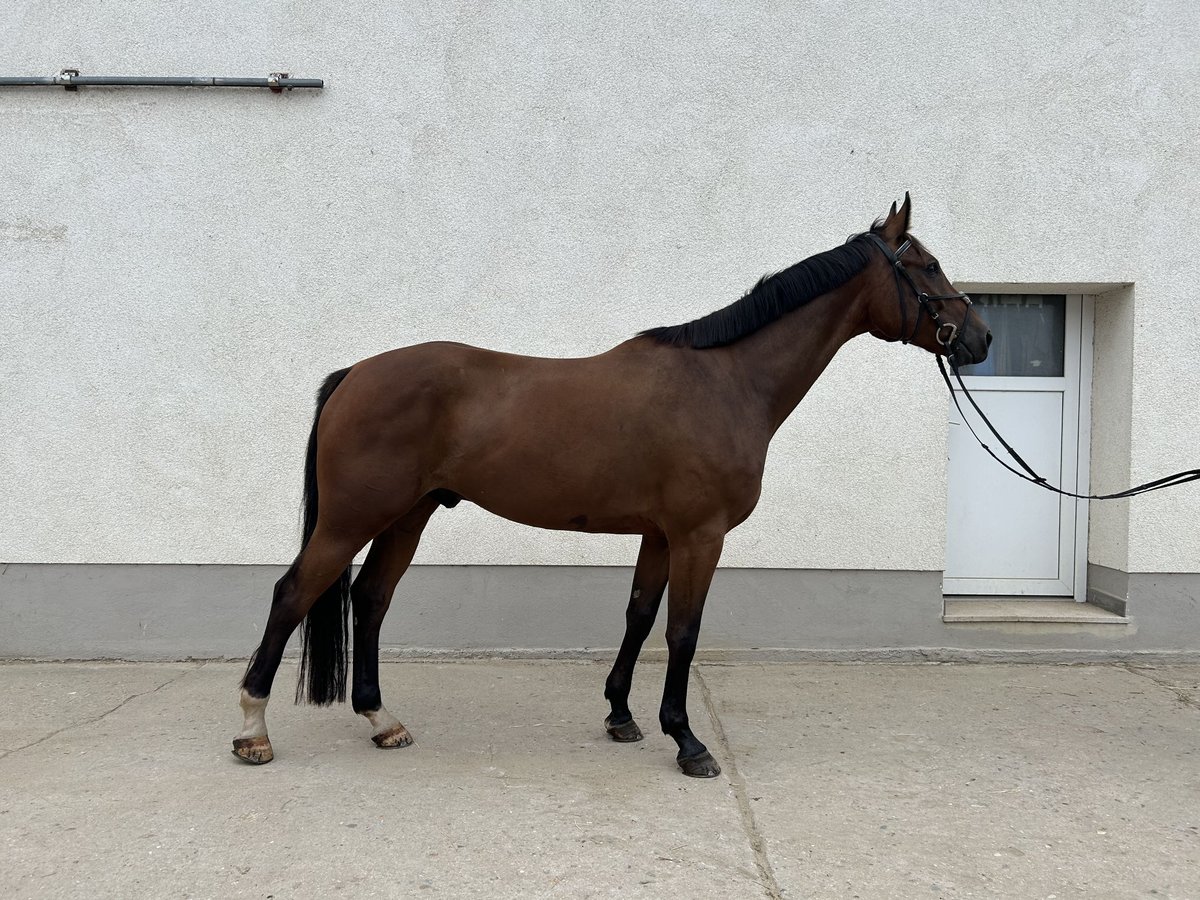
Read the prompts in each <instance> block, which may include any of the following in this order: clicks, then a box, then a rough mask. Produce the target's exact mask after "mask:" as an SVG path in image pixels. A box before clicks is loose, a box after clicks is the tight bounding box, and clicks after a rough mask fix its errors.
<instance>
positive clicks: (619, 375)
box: [233, 195, 991, 777]
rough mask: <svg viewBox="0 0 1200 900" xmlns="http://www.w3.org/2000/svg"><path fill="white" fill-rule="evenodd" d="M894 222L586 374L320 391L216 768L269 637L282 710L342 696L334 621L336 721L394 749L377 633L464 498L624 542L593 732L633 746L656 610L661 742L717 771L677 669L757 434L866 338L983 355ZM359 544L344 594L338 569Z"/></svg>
mask: <svg viewBox="0 0 1200 900" xmlns="http://www.w3.org/2000/svg"><path fill="white" fill-rule="evenodd" d="M910 210H911V205H910V203H909V199H908V196H907V195H906V196H905V199H904V203H903V205H902V206H901V207H900V208H899V209H898V210H897V208H896V204H894V203H893V204H892V208H891V211H890V212H889V214H888V215H887V217H886V218H885V219H884V220H882V221H877V222H876V223H875V224H874V225H873V226H872V228H871V230H870V231H868V232H865V233H863V234H860V235H856V236H855V237H852V238H851V239H850V240H849V241H848V242H847V243H846V244H844V245H842V246H840V247H836V248H834V249H833V250H829V251H827V252H825V253H821V254H818V255H816V256H813V257H811V258H809V259H806V260H804V261H803V262H800V263H797V264H796V265H794V266H792V267H791V268H789V269H786V270H784V271H783V272H780V273H778V274H776V275H773V276H770V277H766V278H763V279H762V280H761V281H760V282H759V283H758V284H757V285H756V286H755V287H754V288H753V289H752V290H751V291H750V292H749V293H747V294H746V295H745V296H744V297H742V298H741V299H740V300H738V301H736V302H735V303H733V304H731V305H730V306H728V307H725V308H724V309H721V310H718V311H717V312H714V313H712V314H710V315H708V316H704V317H703V318H700V319H697V320H695V321H693V322H688V323H686V324H684V325H677V326H673V327H668V328H655V329H652V330H650V331H647V332H643V333H642V334H640V335H638V336H637V337H635V338H633V339H631V340H628V341H626V342H625V343H623V344H620V345H618V346H616V347H614V348H613V349H611V350H609V351H608V352H606V353H601V354H600V355H599V356H593V357H589V358H586V359H535V358H530V357H524V356H514V355H511V354H507V353H494V352H492V351H489V350H480V349H476V348H474V347H468V346H464V345H462V344H452V343H430V344H421V345H418V346H415V347H406V348H403V349H400V350H393V351H391V352H389V353H383V354H381V355H379V356H375V357H372V358H370V359H366V360H363V361H362V362H360V363H358V364H357V365H354V366H352V367H351V368H349V369H343V370H342V371H339V372H334V373H333V374H332V375H330V376H329V378H328V379H327V380H326V381H325V384H324V386H323V387H322V389H321V391H320V393H319V395H318V398H317V411H316V417H315V419H314V421H313V427H312V434H311V436H310V438H309V444H308V456H307V465H306V480H305V495H306V496H305V523H304V543H303V546H302V549H301V550H300V554H299V556H297V557H296V561H295V562H294V563H292V566H291V568H290V569H288V571H287V573H286V574H285V575H284V576H283V578H281V579H280V580H279V582H278V584H276V586H275V594H274V598H273V600H272V604H271V612H270V616H269V618H268V621H267V626H266V631H265V634H264V635H263V640H262V643H261V644H260V645H259V647H258V650H257V651H256V652H255V655H254V657H253V658H252V659H251V662H250V666H249V667H248V669H247V671H246V675H245V678H244V679H243V682H242V694H241V706H242V710H243V713H244V715H245V727H244V728H243V730H242V732H241V733H240V734H239V735H238V737H237V738H236V739H235V740H234V742H233V743H234V753H235V754H236V755H237V756H238V757H239V758H241V759H243V760H246V761H247V762H252V763H265V762H269V761H270V760H271V759H272V750H271V743H270V741H269V740H268V738H267V729H266V720H265V711H266V704H267V699H268V696H269V694H270V692H271V683H272V681H273V680H274V677H275V672H276V669H277V668H278V666H279V661H280V658H281V656H282V654H283V650H284V645H285V644H286V643H287V640H288V638H289V636H290V635H291V634H292V632H293V631H294V630H295V628H296V626H297V625H299V624H300V622H301V620H304V621H305V630H304V651H303V657H302V661H301V672H300V684H299V685H298V686H297V699H299V698H300V695H301V688H302V687H303V686H304V684H305V682H306V681H307V688H308V699H309V701H310V702H314V703H320V704H326V703H330V702H332V701H333V700H335V699H337V700H345V696H346V669H347V663H346V630H347V624H346V618H347V613H348V609H349V607H350V606H351V605H352V606H353V610H354V673H353V689H352V692H351V698H352V701H353V706H354V710H355V711H356V712H358V713H360V714H362V715H363V716H366V718H367V719H368V720H369V721H370V722H371V724H372V726H374V730H373V735H372V738H373V740H374V741H375V743H376V744H377V745H378V746H380V747H403V746H406V745H407V744H409V743H411V741H412V738H411V737H410V736H409V734H408V731H407V730H406V729H405V728H404V726H403V725H401V724H400V722H399V721H397V719H396V718H395V717H394V716H392V715H391V713H389V712H388V711H387V709H385V708H384V706H383V703H382V699H381V697H380V693H379V628H380V625H381V623H382V621H383V617H384V614H385V613H386V612H387V609H388V605H389V604H390V602H391V599H392V593H393V592H394V591H395V589H396V585H397V583H398V582H399V581H400V578H401V577H402V576H403V575H404V572H405V570H406V569H407V568H408V565H409V562H410V561H411V560H412V557H413V553H414V552H415V551H416V549H417V542H418V541H419V540H420V537H421V531H422V529H423V528H424V527H425V524H426V523H427V522H428V521H429V517H430V516H431V515H433V513H434V511H435V510H436V509H437V508H438V506H439V505H441V506H447V507H451V506H454V505H455V504H456V503H458V502H459V501H460V500H463V499H465V500H469V501H471V502H472V503H476V504H478V505H479V506H482V507H483V508H484V509H487V510H490V511H491V512H493V513H495V514H497V515H500V516H504V517H505V518H507V519H512V520H513V521H516V522H523V523H525V524H527V525H535V526H537V527H539V528H555V529H562V530H570V531H587V532H603V533H610V534H640V535H642V546H641V551H640V553H639V554H638V560H637V568H636V570H635V572H634V576H633V588H632V593H631V595H630V600H629V607H628V610H627V612H626V632H625V638H624V640H623V641H622V643H621V649H620V651H619V652H618V653H617V658H616V662H615V663H614V665H613V668H612V672H611V674H610V675H609V676H608V680H607V682H606V684H605V690H604V695H605V697H606V698H607V699H608V701H609V704H610V705H611V708H612V710H611V713H610V715H609V716H608V718H607V719H606V720H605V728H606V730H607V731H608V733H609V734H610V735H611V736H612V737H613V739H614V740H617V741H636V740H640V739H641V737H642V733H641V731H640V730H639V728H638V726H637V724H636V723H635V722H634V721H633V716H632V715H631V714H630V711H629V706H628V698H629V689H630V684H631V682H632V678H633V669H634V664H635V662H636V661H637V656H638V653H639V651H640V650H641V647H642V643H643V641H644V640H645V639H646V636H647V634H648V633H649V631H650V628H651V626H652V625H653V623H654V619H655V615H656V614H657V612H658V606H659V601H660V600H661V599H662V596H663V592H664V590H665V589H667V588H668V586H669V588H670V590H669V595H668V596H669V599H668V603H667V647H668V650H669V658H668V664H667V676H666V684H665V686H664V688H663V699H662V706H661V708H660V711H659V722H660V724H661V725H662V729H663V731H664V732H665V733H666V734H669V735H670V736H671V737H673V738H674V739H675V741H676V742H677V743H678V744H679V755H678V757H677V759H678V762H679V765H680V767H681V768H682V769H683V771H684V772H685V773H686V774H688V775H693V776H698V777H712V776H714V775H716V774H718V773H719V772H720V767H719V766H718V764H717V762H716V760H714V759H713V757H712V756H711V755H710V754H709V752H708V750H707V749H706V748H705V746H704V744H702V743H701V742H700V741H699V740H698V739H697V738H696V736H695V735H694V734H692V731H691V729H690V728H689V727H688V716H687V709H686V705H685V703H686V694H687V680H688V670H689V667H690V664H691V661H692V656H693V654H694V653H695V649H696V639H697V636H698V635H699V632H700V616H701V613H702V611H703V609H704V599H705V596H706V594H707V593H708V587H709V583H710V581H711V580H712V576H713V570H714V569H715V568H716V565H717V560H718V559H719V558H720V556H721V547H722V544H723V542H724V540H725V535H726V533H727V532H729V531H730V530H731V529H732V528H735V527H736V526H737V525H739V524H740V523H741V522H743V521H745V519H746V517H747V516H749V515H750V513H751V512H752V511H753V510H754V507H755V504H756V503H757V502H758V496H759V489H760V485H761V481H762V475H763V465H764V462H765V460H766V455H767V445H768V444H769V443H770V441H771V438H772V436H773V435H774V434H775V431H776V430H777V429H778V428H779V426H780V425H781V424H782V423H783V421H784V420H785V419H786V418H787V417H788V415H789V414H790V413H791V411H792V410H793V409H795V408H796V404H798V403H799V402H800V400H801V399H802V398H803V397H804V395H805V394H806V393H807V392H808V390H809V388H810V387H812V385H813V383H814V382H815V381H816V380H817V378H818V376H820V374H821V372H822V371H824V369H825V367H826V366H827V365H828V364H829V362H830V360H831V359H833V356H834V354H835V353H836V352H837V350H838V348H839V347H841V346H842V344H844V343H846V341H848V340H850V338H852V337H854V336H856V335H859V334H863V333H865V332H869V333H871V334H872V335H874V336H876V337H878V338H881V339H883V340H886V341H904V342H905V343H910V342H911V343H913V344H916V345H917V346H919V347H922V348H923V349H925V350H928V351H930V352H931V353H935V354H937V353H944V354H947V355H951V356H952V357H954V359H955V360H956V361H957V362H958V363H960V364H967V363H972V362H979V361H981V360H983V359H984V357H985V356H986V355H987V347H988V343H989V342H990V339H991V335H990V334H989V333H988V330H987V326H986V325H985V324H984V322H983V321H982V320H981V319H980V318H979V316H978V315H977V314H976V313H975V311H974V310H973V309H972V308H971V306H970V300H968V299H967V298H966V296H965V295H963V294H960V293H959V292H958V291H956V290H955V289H954V287H953V286H952V285H951V284H950V282H949V281H948V280H947V279H946V276H945V275H943V274H942V272H941V270H940V269H939V268H938V264H937V261H936V260H935V259H934V258H933V256H932V255H930V253H929V252H928V251H927V250H926V249H925V248H924V247H922V246H921V245H920V244H919V243H917V242H916V241H914V240H912V239H911V238H910V237H909V236H908V234H907V232H908V223H909V213H910ZM367 543H371V549H370V551H369V552H368V554H367V558H366V562H365V564H364V565H363V567H362V570H361V572H360V573H359V575H358V577H357V578H356V579H354V583H353V586H351V584H350V568H349V567H350V563H351V560H353V558H354V556H355V554H356V553H358V551H359V550H360V549H362V548H363V547H364V546H366V544H367Z"/></svg>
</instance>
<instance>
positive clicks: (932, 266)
mask: <svg viewBox="0 0 1200 900" xmlns="http://www.w3.org/2000/svg"><path fill="white" fill-rule="evenodd" d="M925 271H926V272H928V273H929V274H930V275H936V274H937V273H938V264H937V263H935V262H931V263H930V264H929V265H927V266H926V267H925Z"/></svg>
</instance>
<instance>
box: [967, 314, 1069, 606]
mask: <svg viewBox="0 0 1200 900" xmlns="http://www.w3.org/2000/svg"><path fill="white" fill-rule="evenodd" d="M973 299H974V300H975V302H976V304H977V306H978V308H979V312H980V313H981V314H982V315H983V317H984V318H985V319H986V320H987V322H988V325H989V326H990V328H991V330H992V336H993V341H992V347H991V352H990V353H989V355H988V358H987V360H986V361H984V362H983V363H981V364H980V365H977V366H968V367H966V368H964V369H963V376H964V381H965V382H966V385H967V388H968V389H969V390H970V391H971V393H972V395H973V396H974V397H975V399H976V401H977V402H978V403H979V405H980V407H982V409H983V411H984V412H985V413H987V416H988V418H989V419H991V420H992V423H993V424H994V425H995V426H996V428H997V430H998V431H999V432H1000V433H1001V434H1003V435H1004V437H1005V439H1006V440H1007V441H1008V442H1009V444H1011V445H1012V446H1013V448H1014V449H1015V450H1016V451H1017V452H1018V453H1019V454H1021V456H1022V458H1024V459H1025V461H1026V462H1028V463H1029V465H1030V466H1032V467H1033V469H1034V471H1036V472H1037V473H1038V474H1039V475H1042V476H1044V477H1045V478H1047V479H1048V480H1049V481H1050V483H1051V484H1054V485H1058V486H1061V487H1063V488H1064V489H1065V490H1071V491H1076V492H1079V487H1080V485H1084V486H1086V484H1087V477H1086V476H1087V473H1086V465H1087V464H1086V460H1087V456H1086V451H1087V447H1086V446H1085V444H1086V435H1087V427H1086V426H1087V421H1086V418H1084V416H1085V415H1086V409H1087V407H1086V406H1085V405H1084V404H1083V402H1082V399H1083V398H1082V397H1081V393H1082V392H1081V384H1082V385H1086V384H1087V383H1088V382H1089V381H1090V378H1089V379H1084V378H1083V377H1082V376H1083V374H1084V371H1085V370H1087V372H1089V373H1090V365H1091V359H1090V348H1091V331H1090V328H1088V327H1085V326H1087V325H1090V321H1088V322H1085V315H1084V313H1085V310H1084V304H1083V298H1081V297H1079V296H1077V295H1061V294H1059V295H1047V294H983V295H979V296H974V297H973ZM1085 348H1086V350H1085ZM959 399H960V401H961V402H962V405H963V408H964V410H965V412H966V414H967V416H968V417H970V418H971V420H972V425H973V426H974V428H975V430H976V432H977V433H978V434H979V436H980V437H981V438H982V439H983V441H984V443H986V444H988V445H989V446H990V447H991V448H992V449H993V450H995V451H996V453H997V455H999V456H1001V457H1002V458H1005V454H1004V450H1003V448H1002V447H1001V446H1000V443H999V442H998V441H997V440H996V439H995V438H994V437H993V436H992V435H991V434H990V433H988V432H987V427H986V426H985V425H983V424H982V423H980V422H978V417H977V416H975V413H974V410H972V409H971V408H970V406H969V404H968V403H967V402H966V400H965V399H963V398H961V397H960V398H959ZM947 402H948V403H949V401H947ZM1081 436H1082V440H1081ZM949 455H950V460H949V477H948V482H949V483H948V498H947V516H946V573H945V579H944V581H943V592H944V593H945V594H947V595H949V596H981V597H1029V598H1033V597H1075V598H1076V599H1079V600H1082V599H1083V596H1084V590H1083V588H1084V570H1085V568H1086V562H1087V548H1086V539H1087V502H1086V501H1082V500H1074V499H1071V498H1069V497H1061V496H1059V495H1057V494H1053V493H1051V492H1049V491H1046V490H1044V489H1042V488H1039V487H1036V486H1035V485H1032V484H1030V483H1028V482H1025V481H1021V480H1020V479H1019V478H1017V477H1016V476H1015V475H1013V474H1012V473H1011V472H1007V471H1005V470H1004V469H1003V468H1001V467H1000V465H998V464H997V463H996V462H995V460H993V459H991V458H990V457H988V456H987V454H986V453H985V452H984V451H983V450H982V449H981V448H980V447H979V445H978V444H977V443H976V441H975V439H974V438H973V437H971V434H970V432H969V431H968V430H967V429H966V427H965V426H964V425H963V423H962V420H961V419H960V418H959V414H958V411H957V409H955V407H954V404H953V403H950V447H949ZM1014 466H1015V464H1014ZM1017 468H1019V467H1017Z"/></svg>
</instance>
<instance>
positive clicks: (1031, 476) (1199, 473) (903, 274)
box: [867, 232, 1200, 500]
mask: <svg viewBox="0 0 1200 900" xmlns="http://www.w3.org/2000/svg"><path fill="white" fill-rule="evenodd" d="M867 237H869V238H870V239H871V240H873V241H874V242H875V243H876V245H878V247H879V249H880V250H882V251H883V255H884V256H885V257H887V260H888V262H889V263H891V265H892V272H893V274H894V275H895V278H896V299H897V300H899V302H900V340H901V341H902V342H903V343H905V344H908V343H911V342H912V339H913V338H914V337H916V335H917V329H918V328H919V327H920V325H921V313H922V312H924V313H925V314H926V315H928V316H929V318H930V319H931V320H932V321H933V322H934V324H935V325H937V334H936V337H937V342H938V343H939V344H941V345H942V347H943V348H944V349H945V351H946V353H945V358H946V359H948V360H950V368H951V369H953V370H954V377H955V378H956V379H957V380H958V386H959V388H961V389H962V393H963V396H964V397H966V398H967V400H968V401H969V402H970V404H971V406H972V407H973V408H974V410H975V412H976V413H978V415H979V418H980V419H981V420H982V421H983V424H985V425H986V426H987V427H988V431H990V432H991V433H992V434H993V435H995V437H996V440H998V441H999V442H1000V445H1001V446H1002V447H1003V448H1004V450H1005V452H1006V453H1008V455H1009V456H1010V457H1011V458H1012V460H1013V461H1014V462H1015V463H1016V464H1017V465H1018V466H1020V467H1021V470H1024V471H1021V470H1018V469H1016V468H1014V467H1013V466H1011V465H1009V464H1008V463H1007V462H1005V461H1004V460H1003V459H1001V458H1000V457H999V456H997V455H996V453H995V451H993V450H992V448H991V447H989V446H988V445H987V444H985V443H984V442H983V440H982V439H981V438H980V437H979V435H978V434H977V433H976V432H975V429H974V428H972V427H971V422H970V420H969V419H968V418H967V416H966V414H965V413H964V412H963V408H962V404H960V403H959V401H958V394H957V393H956V392H955V390H954V385H953V384H952V383H951V382H950V376H949V375H948V374H947V372H946V364H945V362H944V361H943V358H942V356H940V355H936V354H935V357H936V359H937V364H938V371H940V372H941V373H942V380H943V381H945V382H946V389H947V390H948V391H950V399H951V400H953V401H954V406H955V408H956V409H957V410H958V414H959V416H961V417H962V420H963V424H964V425H966V426H967V430H968V431H970V432H971V437H973V438H975V440H976V442H978V444H979V446H980V447H982V448H983V449H984V451H985V452H986V453H987V455H988V456H990V457H991V458H992V459H994V460H995V461H996V462H998V463H1000V465H1002V466H1003V467H1004V468H1006V469H1007V470H1008V471H1010V472H1012V473H1013V474H1014V475H1016V476H1017V477H1018V478H1020V479H1023V480H1024V481H1028V482H1029V483H1030V484H1035V485H1037V486H1038V487H1040V488H1045V489H1046V490H1048V491H1053V492H1054V493H1056V494H1061V495H1062V496H1064V497H1074V498H1076V499H1077V500H1124V499H1127V498H1129V497H1136V496H1137V495H1138V494H1146V493H1149V492H1150V491H1159V490H1162V489H1163V488H1169V487H1175V486H1177V485H1181V484H1187V483H1189V482H1192V481H1200V469H1186V470H1184V471H1182V472H1176V473H1174V474H1173V475H1167V476H1165V477H1163V478H1156V479H1154V480H1153V481H1147V482H1146V483H1145V484H1139V485H1135V486H1134V487H1131V488H1127V489H1126V490H1123V491H1117V492H1116V493H1115V494H1076V493H1074V492H1072V491H1064V490H1063V489H1062V488H1058V487H1055V486H1054V485H1052V484H1050V482H1048V481H1047V480H1046V479H1045V478H1044V477H1043V476H1041V475H1039V474H1038V473H1037V472H1035V471H1034V470H1033V467H1032V466H1030V465H1029V463H1027V462H1025V460H1024V459H1022V458H1021V455H1020V454H1019V453H1017V451H1016V450H1014V449H1013V448H1012V445H1011V444H1009V443H1008V441H1006V440H1005V439H1004V437H1003V436H1002V435H1001V434H1000V432H999V431H997V430H996V426H995V425H993V424H992V423H991V420H989V419H988V417H987V416H986V415H984V413H983V410H982V409H980V408H979V404H978V403H976V402H975V398H974V397H972V396H971V392H970V391H968V390H967V385H966V383H965V382H964V381H963V377H962V373H961V372H959V370H958V363H956V362H955V361H954V351H955V350H957V349H958V339H959V337H960V334H961V331H962V330H964V329H965V328H966V324H967V316H969V315H970V309H969V307H970V306H971V298H970V297H968V296H967V295H966V294H963V293H955V294H938V295H930V294H926V293H925V292H924V291H922V290H920V288H918V287H917V284H916V282H915V281H913V279H912V276H911V275H909V274H908V271H907V270H906V269H905V268H904V265H903V263H901V262H900V257H901V256H903V255H904V252H905V251H906V250H908V248H909V247H910V246H912V239H911V238H909V239H906V240H905V241H904V243H903V244H901V245H900V246H899V247H898V248H897V249H896V252H895V253H892V250H891V248H890V247H888V245H887V244H886V243H885V242H884V240H883V238H881V237H879V235H877V234H875V233H873V232H868V234H867ZM901 278H903V279H904V280H905V281H907V282H908V286H909V287H910V288H912V291H913V293H914V294H915V295H916V298H917V304H918V305H917V320H916V322H914V323H913V329H912V331H911V332H910V333H909V335H908V337H905V336H904V333H905V332H906V331H908V309H907V307H906V305H905V303H904V288H903V286H902V285H901V283H900V280H901ZM933 300H962V301H963V302H964V303H965V304H966V307H967V308H964V309H963V320H962V324H961V325H955V324H953V323H952V322H939V321H938V312H937V310H934V309H930V308H929V306H928V304H929V303H930V302H931V301H933ZM943 329H949V336H948V337H945V338H943V337H942V331H943Z"/></svg>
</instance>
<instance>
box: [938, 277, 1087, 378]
mask: <svg viewBox="0 0 1200 900" xmlns="http://www.w3.org/2000/svg"><path fill="white" fill-rule="evenodd" d="M971 300H972V301H974V303H975V306H976V311H977V312H978V313H979V314H980V315H981V316H983V319H984V321H985V322H987V323H988V327H989V328H990V329H991V330H992V346H991V349H990V350H989V351H988V358H987V359H985V360H984V361H983V362H981V363H979V364H978V365H974V366H963V367H962V369H961V371H962V373H963V374H964V375H1001V376H1012V375H1018V376H1027V377H1028V376H1033V377H1038V378H1060V377H1062V374H1063V356H1064V347H1063V339H1064V331H1065V323H1066V318H1067V298H1066V297H1064V296H1063V295H1062V294H978V295H976V294H972V295H971Z"/></svg>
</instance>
